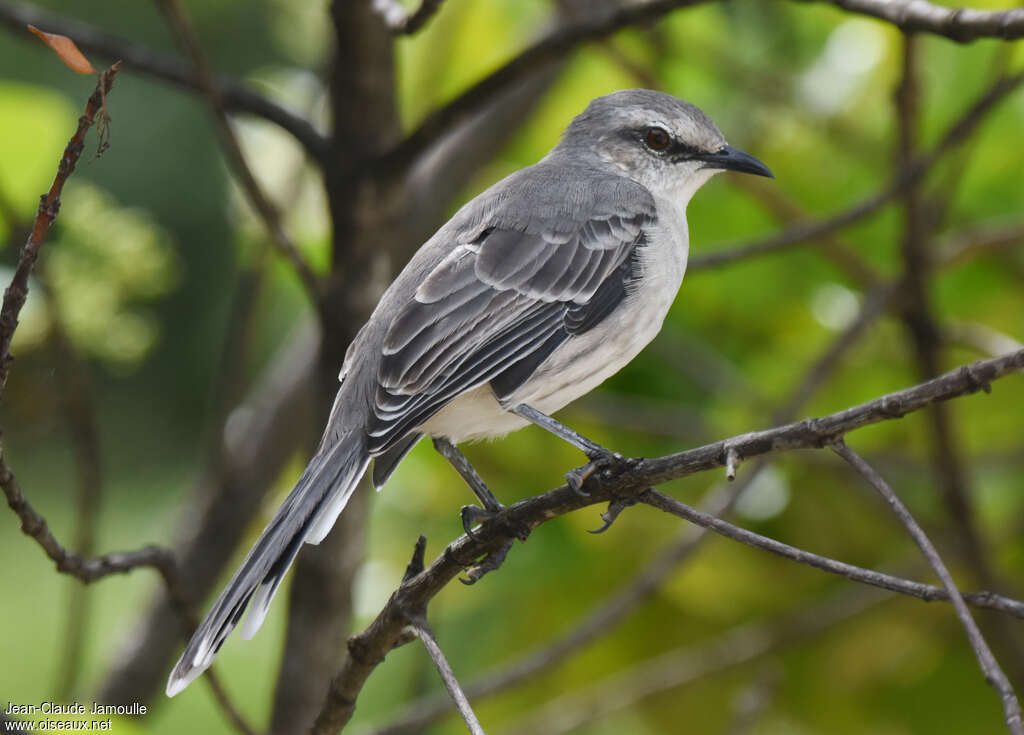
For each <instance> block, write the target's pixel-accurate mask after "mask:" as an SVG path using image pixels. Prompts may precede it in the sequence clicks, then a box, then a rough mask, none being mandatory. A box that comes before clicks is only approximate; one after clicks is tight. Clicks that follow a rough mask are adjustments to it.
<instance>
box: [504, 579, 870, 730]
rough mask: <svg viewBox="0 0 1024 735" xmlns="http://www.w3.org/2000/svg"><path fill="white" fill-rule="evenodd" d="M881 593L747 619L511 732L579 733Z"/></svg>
mask: <svg viewBox="0 0 1024 735" xmlns="http://www.w3.org/2000/svg"><path fill="white" fill-rule="evenodd" d="M883 600H884V597H883V596H882V595H879V594H874V593H869V594H864V593H863V591H861V592H860V593H859V594H857V595H840V596H837V597H836V598H834V599H831V600H828V601H826V602H824V603H821V604H819V605H815V606H814V607H812V608H810V609H805V610H799V611H797V612H794V613H790V614H788V615H786V616H784V617H782V618H781V619H780V620H776V621H774V622H772V623H749V624H747V625H742V626H739V627H737V628H734V629H733V630H729V631H726V632H725V633H723V634H721V635H719V636H717V637H715V638H712V639H711V640H709V641H707V642H706V643H703V644H700V645H696V646H686V647H681V648H678V649H676V650H674V651H668V652H667V653H664V654H662V655H660V656H656V657H654V658H651V659H648V660H646V661H640V662H639V663H637V664H634V665H633V666H630V667H629V668H627V669H625V670H623V671H620V672H616V673H614V674H611V675H610V676H607V677H605V678H604V679H603V680H601V681H598V682H596V683H595V684H592V685H590V686H588V687H586V688H584V689H582V690H581V691H575V692H569V693H567V694H564V695H562V696H560V697H557V698H556V699H554V700H553V701H551V702H549V703H548V704H547V705H545V706H544V707H543V708H542V709H540V710H539V711H538V712H536V713H534V714H532V715H530V716H529V717H526V718H523V720H521V721H520V722H517V723H515V724H514V725H513V726H512V727H511V728H510V729H509V730H508V731H507V732H508V733H510V734H511V735H563V733H570V732H581V731H585V730H586V726H587V725H589V724H592V723H594V722H597V721H602V722H604V721H605V718H607V717H608V716H609V715H611V714H613V713H615V712H618V711H621V710H623V709H625V708H627V707H629V706H630V705H632V704H634V703H636V702H638V701H641V700H643V699H645V698H647V697H650V696H652V695H655V694H658V693H660V692H666V691H668V690H670V689H675V688H677V687H681V686H684V685H686V684H689V683H691V682H695V681H698V680H700V679H702V678H703V677H706V676H711V675H713V674H717V673H720V672H722V671H727V670H729V669H731V668H733V667H736V666H739V665H741V664H747V663H749V662H751V661H755V660H757V659H759V658H761V657H763V656H765V655H767V654H770V653H772V652H773V651H778V650H782V649H784V648H786V647H788V646H792V645H794V644H796V643H799V642H800V641H803V640H806V639H807V638H810V637H813V636H815V635H817V634H819V633H822V632H824V631H826V630H829V629H830V628H832V627H834V626H836V625H839V624H841V623H844V622H846V621H847V620H850V619H851V618H853V617H856V616H857V615H860V614H862V613H864V612H866V611H867V610H870V609H872V608H873V607H875V606H876V605H878V604H879V603H880V602H881V601H883Z"/></svg>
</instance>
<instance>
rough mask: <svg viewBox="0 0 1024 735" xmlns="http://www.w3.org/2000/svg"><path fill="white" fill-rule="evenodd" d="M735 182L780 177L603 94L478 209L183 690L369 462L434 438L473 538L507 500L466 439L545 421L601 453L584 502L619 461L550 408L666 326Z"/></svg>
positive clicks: (371, 361)
mask: <svg viewBox="0 0 1024 735" xmlns="http://www.w3.org/2000/svg"><path fill="white" fill-rule="evenodd" d="M727 170H732V171H738V172H743V173H750V174H755V175H759V176H768V177H771V176H772V173H771V171H769V170H768V168H767V167H766V166H765V165H764V164H763V163H761V162H760V161H758V160H757V159H756V158H754V157H753V156H751V155H749V154H747V153H744V152H742V151H740V150H737V149H736V148H733V147H732V146H730V145H728V144H727V143H726V141H725V138H724V137H723V136H722V133H721V132H720V131H719V130H718V128H717V127H716V126H715V124H714V123H713V122H712V121H711V120H710V119H709V118H708V117H707V116H706V115H705V114H704V113H703V112H701V110H700V109H698V108H697V107H695V106H694V105H691V104H689V103H687V102H683V101H682V100H679V99H676V98H675V97H672V96H670V95H667V94H662V93H660V92H653V91H650V90H643V89H632V90H624V91H620V92H614V93H612V94H608V95H605V96H603V97H598V98H597V99H595V100H593V101H592V102H591V103H590V104H589V105H588V106H587V108H586V109H585V110H584V111H583V112H582V113H581V114H580V115H578V116H577V117H576V118H575V119H574V120H573V121H572V122H571V123H570V124H569V126H568V127H567V128H566V130H565V133H564V134H563V136H562V138H561V140H560V141H559V143H558V144H557V145H556V146H555V147H554V148H553V149H552V151H551V152H550V153H549V154H548V155H547V156H545V157H544V158H543V159H542V160H541V161H540V162H538V163H536V164H534V165H533V166H530V167H528V168H524V169H522V170H520V171H517V172H515V173H513V174H512V175H510V176H508V177H507V178H505V179H503V180H502V181H499V182H498V183H496V184H494V185H493V186H492V187H491V188H489V189H488V190H487V191H485V192H483V193H482V194H480V195H479V196H477V197H476V198H474V199H473V200H472V201H470V202H469V203H467V204H466V205H465V206H463V207H462V208H461V209H460V210H459V211H458V212H457V213H456V214H455V215H454V216H453V217H452V218H451V219H450V220H449V221H448V222H447V223H446V224H445V225H444V226H442V227H441V228H440V229H439V230H438V231H437V233H436V234H434V236H433V237H431V238H430V239H429V240H428V241H427V242H426V243H424V244H423V246H422V247H421V248H420V249H419V250H418V251H417V252H416V254H415V255H414V256H413V257H412V259H411V260H410V261H409V263H408V265H406V266H405V268H404V269H403V270H402V272H401V273H399V274H398V277H397V278H395V280H394V282H393V283H392V284H391V286H390V287H388V289H387V290H386V291H385V292H384V294H383V296H382V297H381V299H380V302H379V303H378V305H377V307H376V308H375V309H374V311H373V314H371V316H370V318H369V320H368V321H367V323H366V325H365V326H364V327H363V328H362V329H361V330H360V331H359V333H358V335H357V336H356V338H355V340H353V342H352V344H351V345H350V346H349V348H348V352H347V353H346V356H345V361H344V364H343V365H342V369H341V375H340V379H341V387H340V389H339V391H338V395H337V397H336V398H335V401H334V407H333V409H332V411H331V415H330V418H329V420H328V422H327V427H326V429H325V430H324V435H323V438H322V439H321V442H320V445H319V448H318V449H317V451H316V454H315V455H314V456H313V458H312V459H311V460H310V462H309V465H308V466H307V467H306V469H305V471H304V472H303V473H302V476H301V477H300V478H299V480H298V482H297V483H296V485H295V488H294V489H293V490H292V491H291V493H290V494H289V495H288V498H287V499H286V500H285V501H284V503H283V504H282V506H281V508H280V509H279V510H278V511H277V513H276V515H275V516H274V517H273V519H272V520H271V521H270V523H269V524H268V525H267V527H266V529H265V530H264V531H263V533H262V535H261V536H260V537H259V539H258V540H257V541H256V544H255V545H254V546H253V548H252V550H251V551H250V552H249V554H248V556H246V558H245V561H243V562H242V565H241V566H240V567H239V569H238V571H237V572H235V575H234V576H233V577H232V578H231V581H230V582H229V583H228V585H227V587H226V588H225V589H224V591H223V592H222V593H221V595H220V597H219V598H218V599H217V601H216V602H215V603H214V604H213V607H212V608H211V609H210V612H209V613H208V614H207V615H206V617H205V619H204V620H203V621H202V623H201V624H200V625H199V627H198V629H197V630H196V632H195V634H194V635H193V636H192V639H191V640H190V641H189V643H188V645H187V646H186V648H185V652H184V653H183V654H182V656H181V658H180V659H179V661H178V663H177V665H176V666H175V667H174V670H173V671H172V672H171V675H170V679H169V680H168V683H167V694H168V695H169V696H174V695H175V694H177V693H178V692H180V691H181V690H182V689H184V688H185V687H186V686H188V684H189V682H191V681H192V680H193V679H195V678H196V677H197V676H198V675H199V674H201V673H202V672H203V671H204V670H205V669H206V668H208V667H209V666H210V664H211V663H212V662H213V659H214V657H215V656H216V655H217V652H218V651H219V650H220V647H221V645H222V644H223V643H224V641H225V639H226V638H227V637H228V635H229V634H230V633H231V631H232V630H233V629H234V627H235V625H237V624H238V622H239V620H240V619H241V617H242V615H243V614H244V613H245V611H246V609H247V608H249V613H248V617H247V618H246V621H245V623H244V624H243V627H242V635H243V636H244V637H246V638H249V637H251V636H252V635H253V634H255V633H256V631H257V630H258V629H259V627H260V625H261V623H262V622H263V619H264V617H265V616H266V613H267V609H268V607H269V605H270V602H271V600H272V598H273V596H274V593H275V592H276V591H277V588H278V586H279V585H280V583H281V580H282V579H283V577H284V575H285V573H286V572H287V570H288V568H289V567H290V566H291V563H292V561H293V560H294V559H295V555H296V554H297V553H298V551H299V549H300V548H301V547H302V545H303V544H305V543H311V544H316V543H319V542H320V541H321V540H322V539H323V538H324V536H326V535H327V533H328V531H330V529H331V527H332V526H333V525H334V522H335V520H336V519H337V517H338V514H339V513H341V511H342V510H343V509H344V507H345V503H346V502H347V501H348V499H349V497H350V496H351V494H352V492H353V490H354V489H355V487H356V485H357V484H358V482H359V480H360V478H361V477H362V476H363V474H364V473H365V471H366V468H367V467H368V465H369V464H370V461H371V460H373V461H374V470H373V473H372V474H373V482H374V484H375V485H376V486H378V487H379V486H380V485H383V484H384V483H385V482H386V481H387V479H388V477H389V476H390V475H391V473H392V472H393V471H394V469H395V467H397V466H398V464H399V463H400V462H401V460H402V458H403V457H404V456H405V455H406V454H407V453H408V452H409V450H410V449H412V447H413V446H414V445H415V444H416V443H417V442H418V441H419V440H420V439H421V438H422V437H423V436H427V435H429V436H430V437H432V438H433V439H434V442H435V446H436V447H437V448H438V449H439V451H441V453H442V454H443V455H444V456H445V457H447V458H448V459H449V461H451V462H452V463H453V465H455V467H456V469H457V470H458V471H459V472H460V474H462V476H463V477H464V478H466V479H467V482H469V484H470V486H471V487H472V488H473V490H474V492H476V494H477V496H478V497H479V499H480V501H481V503H482V504H483V508H482V509H480V508H478V509H476V510H475V511H470V512H467V513H464V514H463V523H464V525H465V526H466V528H467V530H468V529H469V528H470V526H471V525H472V524H474V523H480V522H484V523H486V522H487V519H488V518H489V517H491V516H492V515H493V514H494V513H495V512H497V511H498V510H500V508H501V504H500V503H499V502H498V501H497V499H496V498H495V497H494V496H493V494H491V493H490V491H489V490H487V487H486V485H485V484H484V483H483V481H482V480H481V479H480V478H479V476H477V475H476V473H475V472H474V471H473V470H472V467H471V466H469V463H468V461H466V459H465V457H463V456H462V455H461V454H460V453H459V452H458V450H457V449H456V448H455V445H456V444H458V443H460V442H463V441H468V440H473V439H481V438H487V437H495V436H502V435H504V434H507V433H508V432H510V431H514V430H516V429H519V428H522V427H524V426H526V425H528V424H536V425H538V426H541V427H542V428H544V429H546V430H548V431H550V432H552V433H553V434H555V435H556V436H559V437H561V438H562V439H565V440H566V441H569V442H570V443H572V444H573V445H574V446H576V447H578V448H579V449H580V450H581V451H583V452H584V454H585V455H586V456H587V458H588V459H589V463H588V464H587V465H585V466H584V467H583V468H580V469H577V470H573V471H572V472H570V473H569V474H568V475H567V476H566V479H567V481H568V482H569V484H570V486H572V487H573V488H574V489H576V490H577V491H579V492H583V491H584V490H583V486H584V485H585V483H586V482H587V480H588V478H589V477H590V476H591V475H592V474H593V473H594V472H595V471H596V470H599V469H602V468H605V467H610V466H614V465H616V464H618V463H621V462H622V461H623V460H622V458H621V457H620V456H619V455H617V454H614V453H612V452H609V451H608V450H606V449H604V448H603V447H601V446H600V445H598V444H596V443H594V442H592V441H590V440H589V439H587V438H585V437H583V436H581V435H579V434H577V433H576V432H575V431H573V430H572V429H570V428H568V427H566V426H564V425H563V424H561V423H559V422H558V421H556V420H555V419H553V418H551V416H550V414H552V413H554V412H555V411H557V410H558V409H560V408H562V407H563V406H565V405H566V404H568V403H569V402H571V401H573V400H575V399H576V398H578V397H580V396H582V395H584V394H585V393H587V392H588V391H590V390H591V389H593V388H594V387H596V386H597V385H598V384H600V383H601V382H602V381H604V380H605V379H606V378H608V377H609V376H611V375H613V374H614V373H616V372H617V371H618V370H619V369H621V368H622V367H623V366H624V365H626V364H627V363H628V362H629V361H630V360H632V359H633V358H634V357H635V356H636V355H637V354H638V353H639V352H640V350H642V349H643V348H644V347H645V346H646V345H647V344H648V343H649V342H650V341H651V340H652V339H653V338H654V336H655V335H656V334H657V333H658V332H659V331H660V329H661V325H662V322H663V320H664V319H665V315H666V314H667V313H668V309H669V307H670V306H671V304H672V301H673V300H674V299H675V296H676V293H677V292H678V290H679V286H680V284H681V283H682V279H683V273H684V271H685V269H686V260H687V254H688V250H689V236H688V234H687V227H686V205H687V203H688V202H689V200H690V198H691V197H692V196H693V194H694V193H695V192H696V191H697V190H698V189H699V188H700V187H701V186H702V185H703V184H704V183H705V182H707V181H708V179H710V178H711V177H712V176H713V175H714V174H716V173H718V172H719V171H727ZM501 558H502V555H501V554H495V555H494V558H492V559H489V560H484V562H482V563H481V565H480V566H479V567H477V568H476V569H474V570H473V571H472V572H471V573H470V577H471V579H473V580H475V579H477V578H479V576H482V574H484V573H486V572H487V571H490V570H491V569H493V568H495V567H496V566H497V564H498V563H500V559H501Z"/></svg>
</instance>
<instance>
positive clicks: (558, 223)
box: [368, 183, 655, 454]
mask: <svg viewBox="0 0 1024 735" xmlns="http://www.w3.org/2000/svg"><path fill="white" fill-rule="evenodd" d="M621 190H622V184H621V183H617V188H616V189H615V191H614V192H613V193H615V194H618V195H619V196H617V197H615V198H613V200H612V202H611V203H609V201H608V200H607V197H606V198H605V200H604V201H600V202H596V203H586V202H585V203H584V204H585V205H586V204H589V206H583V207H581V208H582V209H583V212H584V214H585V215H589V216H580V215H579V214H576V216H575V217H566V216H561V217H559V216H544V215H545V212H544V211H543V210H542V209H541V210H540V211H539V213H537V212H534V213H531V216H528V217H519V218H516V219H512V218H510V217H508V216H507V215H505V216H503V211H502V209H500V208H499V209H498V210H497V211H495V212H493V213H492V214H491V215H490V216H489V217H486V218H484V220H483V221H482V222H481V223H479V225H478V226H476V227H474V228H473V229H472V231H471V232H470V233H469V235H468V236H467V237H466V238H465V241H464V242H462V243H461V244H459V245H458V246H456V247H455V248H454V250H452V251H451V252H450V253H449V255H448V256H447V257H446V258H445V259H444V260H442V261H441V262H440V263H439V264H438V265H437V266H436V267H435V268H434V269H433V270H432V271H431V272H430V273H429V274H428V275H427V277H426V278H425V279H424V280H423V281H422V283H421V284H420V286H419V288H418V289H417V291H416V293H415V297H414V298H413V299H412V300H411V301H410V302H409V303H408V304H406V305H405V306H404V307H403V308H402V309H400V310H399V312H398V314H397V316H396V317H395V319H394V320H393V322H392V323H391V325H390V327H389V328H388V331H387V333H386V336H385V339H384V343H383V358H382V360H381V363H380V367H379V369H378V373H377V385H376V394H375V396H374V400H373V417H372V419H371V421H370V425H369V427H368V433H369V449H370V452H371V453H372V454H380V453H382V452H386V451H387V450H388V449H390V448H391V447H393V446H395V445H396V444H397V443H398V442H400V441H401V440H402V439H403V438H404V437H405V436H406V435H407V434H408V433H409V432H410V431H411V430H412V429H414V428H416V427H417V426H419V425H420V424H422V423H424V422H425V421H426V420H427V419H429V418H430V417H431V416H433V415H434V414H435V413H437V412H438V411H439V410H440V409H441V408H443V407H444V405H445V404H447V403H448V402H449V401H451V400H452V399H453V398H455V397H456V396H458V395H460V394H461V393H464V392H466V391H468V390H471V389H473V388H475V387H477V386H479V385H482V384H484V383H488V382H489V383H490V384H491V386H492V388H493V389H494V392H495V395H496V397H497V398H498V399H499V400H500V399H503V398H505V397H507V396H508V395H510V394H511V393H512V392H513V391H514V390H515V389H516V388H517V387H519V386H520V385H522V383H524V382H525V381H526V380H527V379H528V378H529V377H530V375H531V374H532V373H533V372H534V370H536V368H537V367H539V366H540V364H541V363H543V361H544V360H545V359H546V358H547V357H548V356H549V355H550V354H551V352H553V351H554V350H555V349H556V348H557V347H558V346H559V345H560V344H561V343H562V342H564V341H565V340H566V339H568V338H569V337H570V336H571V335H574V334H581V333H583V332H586V331H587V330H589V329H592V328H593V327H594V326H596V325H597V324H599V323H600V322H601V320H602V319H604V318H605V317H606V316H607V315H608V314H610V313H611V312H612V311H613V310H614V309H615V307H616V306H617V305H618V304H619V303H620V302H621V301H622V299H623V298H624V297H625V295H626V290H627V286H628V284H629V282H630V281H631V280H632V279H633V278H635V277H636V274H637V262H636V255H637V248H639V247H642V246H643V244H644V241H645V230H646V229H647V228H648V227H649V226H650V224H651V223H652V222H653V221H654V212H655V209H654V202H653V199H652V198H651V196H650V194H649V193H648V192H647V191H646V190H645V189H642V188H641V187H639V186H638V185H636V186H635V188H630V189H628V190H627V191H628V193H629V195H630V196H628V197H623V196H621ZM611 204H615V205H617V206H611Z"/></svg>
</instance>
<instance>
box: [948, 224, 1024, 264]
mask: <svg viewBox="0 0 1024 735" xmlns="http://www.w3.org/2000/svg"><path fill="white" fill-rule="evenodd" d="M1022 243H1024V223H1020V222H1016V223H1012V224H1000V225H992V226H990V227H971V228H970V229H968V230H965V231H963V232H960V233H957V234H955V235H952V236H950V237H949V238H948V239H946V241H945V243H944V245H943V248H942V253H941V255H940V256H939V261H940V263H939V265H941V266H942V267H951V266H956V265H960V264H961V263H964V262H967V261H969V260H971V259H972V258H975V257H977V256H978V255H981V254H984V253H990V252H999V251H1001V250H1004V249H1008V248H1011V247H1014V246H1018V245H1021V244H1022Z"/></svg>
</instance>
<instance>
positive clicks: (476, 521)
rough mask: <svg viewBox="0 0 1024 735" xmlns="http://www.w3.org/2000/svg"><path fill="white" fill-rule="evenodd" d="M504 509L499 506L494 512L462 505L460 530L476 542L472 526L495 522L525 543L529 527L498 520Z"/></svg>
mask: <svg viewBox="0 0 1024 735" xmlns="http://www.w3.org/2000/svg"><path fill="white" fill-rule="evenodd" d="M504 509H505V506H504V505H500V504H499V505H498V507H497V508H495V509H494V510H487V509H485V508H481V507H480V506H479V505H464V506H462V510H460V511H459V516H460V517H461V518H462V528H463V529H464V530H465V531H466V535H467V536H469V537H470V538H471V539H473V540H474V541H477V540H479V539H478V538H477V535H476V532H475V531H474V530H473V526H477V525H481V524H483V523H491V522H496V523H500V524H501V525H502V527H503V528H504V529H505V530H507V531H508V532H509V533H511V534H512V535H514V536H515V537H516V538H517V539H519V540H520V541H526V539H527V538H528V537H529V536H530V530H531V529H530V527H529V526H528V525H526V524H525V523H517V522H515V521H512V520H509V519H508V518H499V517H498V516H499V515H500V514H501V511H503V510H504Z"/></svg>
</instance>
